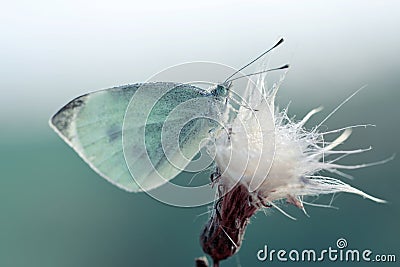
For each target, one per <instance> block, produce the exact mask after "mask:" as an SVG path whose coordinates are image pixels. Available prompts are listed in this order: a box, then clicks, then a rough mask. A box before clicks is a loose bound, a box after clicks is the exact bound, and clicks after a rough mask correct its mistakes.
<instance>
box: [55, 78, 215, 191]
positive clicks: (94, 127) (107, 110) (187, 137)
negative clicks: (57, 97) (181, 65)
mask: <svg viewBox="0 0 400 267" xmlns="http://www.w3.org/2000/svg"><path fill="white" fill-rule="evenodd" d="M143 86H145V87H146V89H147V90H148V91H146V93H145V94H144V95H142V98H143V101H142V102H141V103H140V102H139V104H138V103H135V106H134V108H132V107H130V109H129V110H130V111H131V112H130V116H129V118H128V120H129V123H128V124H127V125H128V126H125V127H124V137H125V138H127V139H125V142H124V144H125V148H126V147H128V148H129V152H128V155H129V156H128V158H127V159H131V160H133V161H134V162H133V163H132V164H130V165H129V166H130V168H131V170H132V168H134V170H133V171H134V173H135V179H137V180H139V181H145V180H146V179H150V181H146V182H147V183H148V186H147V188H144V189H151V188H155V187H157V186H159V185H161V184H159V183H158V182H156V183H153V182H152V181H151V179H152V176H153V173H154V170H149V169H141V167H142V166H143V164H142V162H143V160H144V159H145V157H144V155H143V153H142V152H143V151H139V153H137V154H135V149H134V148H135V146H137V145H138V142H141V141H142V139H141V137H140V136H137V134H140V133H141V132H143V129H145V134H146V137H145V143H146V148H147V154H148V156H149V158H150V161H151V162H152V163H153V164H154V166H156V171H157V172H158V173H160V174H161V175H162V176H164V177H168V179H167V180H169V179H172V178H173V177H175V176H176V175H177V174H179V173H180V172H181V171H182V170H181V169H180V168H176V167H174V165H171V164H170V163H169V161H168V159H167V157H166V155H165V154H164V153H163V147H162V144H161V131H162V126H163V123H164V121H165V120H166V118H167V116H168V114H169V113H170V111H171V110H173V109H174V107H176V106H178V105H179V104H181V103H183V102H185V101H187V100H189V99H191V98H205V99H208V101H213V100H212V99H211V97H210V96H209V94H207V93H206V92H205V91H204V90H201V89H200V88H197V87H194V86H190V85H177V84H175V83H161V82H160V83H148V84H134V85H127V86H120V87H115V88H111V89H106V90H102V91H98V92H94V93H90V94H87V95H83V96H81V97H78V98H76V99H74V100H72V101H71V102H69V103H68V104H67V105H66V106H64V107H63V108H62V109H61V110H60V111H58V112H57V113H56V114H55V115H54V116H53V117H52V118H51V120H50V125H51V127H52V128H53V129H54V130H55V131H56V132H57V133H58V134H59V135H60V137H61V138H62V139H63V140H64V141H65V142H66V143H68V144H69V145H70V146H71V147H72V148H73V149H74V150H75V151H76V152H77V153H78V154H79V156H80V157H82V159H83V160H84V161H85V162H86V163H88V164H89V165H90V167H91V168H92V169H94V170H95V171H96V172H97V173H98V174H100V175H101V176H102V177H104V178H105V179H107V180H108V181H109V182H111V183H113V184H114V185H116V186H118V187H120V188H123V189H125V190H127V191H130V192H134V191H141V190H142V189H141V188H140V187H139V186H138V184H137V183H136V182H135V179H133V177H132V175H131V173H130V172H129V169H128V167H127V164H126V161H125V157H124V151H123V150H124V149H123V142H122V128H123V123H124V116H125V113H126V110H127V107H128V105H129V103H130V101H131V99H132V96H133V95H134V94H135V93H136V92H137V90H138V89H139V88H140V87H143ZM165 88H175V89H174V90H171V91H170V92H168V93H167V94H166V95H164V96H163V97H162V98H160V99H159V100H158V101H157V102H156V103H155V105H154V106H153V108H152V110H151V112H150V115H149V116H148V118H147V119H146V120H145V124H143V120H142V118H141V117H140V116H141V115H142V113H143V111H144V110H145V109H146V108H147V105H148V104H149V103H147V102H146V101H148V99H151V97H152V96H154V94H157V93H158V92H159V91H160V90H162V89H165ZM146 103H147V104H146ZM196 108H197V109H199V108H200V109H201V108H202V109H204V111H205V112H208V111H207V110H208V109H209V107H191V110H193V109H196ZM179 114H182V116H180V115H179ZM187 114H188V113H185V112H181V113H177V114H174V116H172V118H171V117H170V118H171V119H170V120H169V121H171V122H172V124H171V125H173V124H174V123H176V125H180V124H181V122H180V120H182V119H185V120H186V117H187ZM138 118H140V119H138ZM215 126H216V124H215V123H212V122H208V121H207V120H198V121H197V122H196V121H193V122H191V123H189V124H186V125H185V126H184V130H183V131H182V133H183V134H181V135H179V139H178V142H179V146H180V148H181V149H182V151H183V152H184V154H185V156H186V157H187V158H189V159H192V158H193V157H194V156H195V155H196V154H197V152H198V151H199V148H200V147H199V146H198V144H199V143H198V142H199V140H202V139H204V138H206V137H207V136H208V133H209V131H210V129H212V128H213V127H215ZM174 149H175V151H174ZM169 151H172V154H171V155H172V156H173V157H174V155H175V154H178V150H177V148H173V149H169Z"/></svg>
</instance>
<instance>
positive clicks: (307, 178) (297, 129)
mask: <svg viewBox="0 0 400 267" xmlns="http://www.w3.org/2000/svg"><path fill="white" fill-rule="evenodd" d="M264 78H265V77H261V78H260V79H258V80H257V81H256V82H255V83H249V85H248V87H247V89H246V90H245V93H244V97H243V98H242V101H241V104H240V107H239V108H238V109H236V111H235V112H236V113H237V116H236V117H235V119H233V121H231V122H230V123H228V124H227V127H226V131H223V132H221V133H219V134H217V137H216V141H215V144H214V146H213V147H212V150H213V152H214V153H215V156H216V163H217V166H218V168H219V170H220V172H221V174H222V175H221V181H220V183H222V184H223V185H224V186H225V187H233V186H234V185H235V184H237V183H241V184H243V185H245V186H246V187H247V188H248V190H249V193H251V194H254V195H256V196H257V197H258V198H261V199H262V200H263V201H266V202H268V203H273V201H276V200H280V199H286V200H287V201H288V202H290V203H292V204H294V205H296V206H298V207H299V208H303V205H302V197H303V196H317V195H320V194H330V193H337V192H349V193H355V194H358V195H361V196H363V197H365V198H369V199H371V200H373V201H376V202H384V200H381V199H378V198H375V197H373V196H370V195H368V194H366V193H364V192H362V191H360V190H358V189H356V188H354V187H352V186H350V185H348V184H346V183H344V182H342V181H341V180H338V179H336V178H333V177H328V176H325V175H322V173H326V171H327V172H328V173H339V174H342V173H341V172H340V171H339V170H340V169H353V168H358V167H365V166H367V165H368V164H363V165H356V166H343V165H339V164H336V163H335V160H330V161H328V160H327V159H326V158H328V156H329V155H332V154H337V155H338V158H342V157H343V156H346V155H348V154H353V153H359V152H363V151H365V150H361V149H360V150H353V151H335V150H334V148H335V147H337V146H338V145H340V144H341V143H343V142H344V141H345V140H346V139H347V138H348V137H349V136H350V134H351V128H350V127H349V128H343V129H341V130H338V131H334V132H335V133H338V134H340V133H341V134H340V135H339V137H337V138H336V139H335V140H334V141H333V142H330V143H328V142H324V135H325V134H327V133H321V132H318V127H314V129H313V130H306V129H305V128H304V124H305V123H306V122H307V120H308V119H309V118H310V117H311V116H312V115H313V114H315V113H317V112H318V111H320V110H321V109H320V108H318V109H313V110H311V111H310V112H309V113H308V114H307V115H306V116H305V117H304V118H303V119H302V120H300V121H292V120H291V119H290V118H289V117H288V115H287V110H278V109H277V108H276V107H275V104H274V101H275V95H276V93H277V91H278V88H279V85H280V83H281V82H282V81H283V77H282V78H281V80H280V81H279V82H278V83H277V84H275V85H274V86H273V88H272V89H270V90H267V89H266V88H265V86H264V84H265V83H264ZM347 100H348V99H346V101H347ZM346 101H345V102H346ZM228 109H229V110H232V109H233V107H230V108H228ZM330 115H331V114H330ZM330 115H329V116H330ZM323 122H324V121H323ZM329 133H330V134H332V133H333V132H332V131H331V132H329ZM210 149H211V148H210ZM367 150H368V149H367ZM338 158H337V159H338ZM343 175H344V174H343Z"/></svg>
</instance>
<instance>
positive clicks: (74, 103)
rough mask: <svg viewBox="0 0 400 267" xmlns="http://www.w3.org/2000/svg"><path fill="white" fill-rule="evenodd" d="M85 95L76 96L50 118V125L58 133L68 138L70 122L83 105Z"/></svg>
mask: <svg viewBox="0 0 400 267" xmlns="http://www.w3.org/2000/svg"><path fill="white" fill-rule="evenodd" d="M86 97H87V95H83V96H80V97H77V98H75V99H73V100H71V101H70V102H69V103H68V104H66V105H65V106H64V107H62V108H61V109H60V110H59V111H57V113H56V114H54V115H53V116H52V117H51V118H50V121H49V124H50V127H51V128H53V129H54V130H55V131H56V132H58V133H59V134H62V135H63V136H65V137H66V138H69V137H70V136H69V129H70V126H71V122H72V121H73V120H74V118H75V116H76V114H77V113H78V112H79V110H80V109H81V108H82V107H83V106H84V105H85V103H86Z"/></svg>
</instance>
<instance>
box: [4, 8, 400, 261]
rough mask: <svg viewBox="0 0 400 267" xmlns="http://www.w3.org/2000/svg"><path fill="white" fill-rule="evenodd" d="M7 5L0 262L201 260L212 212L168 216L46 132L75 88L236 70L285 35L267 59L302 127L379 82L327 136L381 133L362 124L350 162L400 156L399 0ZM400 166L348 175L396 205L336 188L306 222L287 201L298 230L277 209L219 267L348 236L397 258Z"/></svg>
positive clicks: (257, 221) (355, 244) (350, 144)
mask: <svg viewBox="0 0 400 267" xmlns="http://www.w3.org/2000/svg"><path fill="white" fill-rule="evenodd" d="M1 6H2V7H1V10H0V33H1V35H0V90H1V97H0V122H1V128H0V129H1V130H0V137H1V138H0V169H1V175H0V211H1V213H0V266H41V267H44V266H97V267H100V266H193V265H194V258H195V257H198V256H202V255H203V254H204V253H203V252H202V250H201V248H200V245H199V241H198V237H199V234H200V231H201V228H202V227H203V224H204V223H205V222H206V220H207V215H203V216H201V214H202V213H204V212H206V211H207V210H208V208H207V207H198V208H190V209H188V208H176V207H171V206H167V205H165V204H162V203H160V202H157V201H156V200H154V199H152V198H151V197H149V196H148V195H146V194H144V193H142V194H129V193H126V192H124V191H122V190H120V189H118V188H116V187H114V186H112V185H111V184H109V183H108V182H107V181H105V180H104V179H102V178H100V177H99V176H98V175H96V174H95V173H94V172H93V171H92V170H91V169H90V168H89V167H88V166H87V165H86V164H85V163H84V162H83V161H82V160H81V159H80V158H79V157H78V155H77V154H75V152H73V151H72V149H70V148H69V147H68V146H67V145H66V144H65V143H64V142H63V141H62V140H61V139H60V138H59V137H58V136H57V135H56V134H55V133H54V132H52V131H51V129H50V128H49V127H48V124H47V121H48V119H49V117H50V116H51V115H52V114H53V113H54V112H55V111H57V110H58V109H59V108H60V107H61V106H63V105H64V104H65V103H67V102H68V101H69V100H71V99H72V98H74V97H76V96H78V95H81V94H84V93H87V92H89V91H94V90H98V89H102V88H107V87H111V86H115V85H122V84H127V83H134V82H141V81H145V80H147V79H148V78H149V77H150V76H151V75H153V74H155V73H157V72H158V71H160V70H162V69H164V68H167V67H169V66H171V65H175V64H179V63H182V62H190V61H198V60H203V61H212V62H218V63H223V64H227V65H230V66H232V67H240V66H241V65H243V64H244V63H246V62H248V61H249V60H250V59H252V58H254V57H255V56H256V55H258V54H259V53H260V52H262V51H264V50H265V49H266V48H268V47H269V46H271V45H272V44H274V43H275V42H276V41H277V40H278V38H280V37H284V38H285V39H286V42H285V43H284V45H282V46H281V47H280V48H279V49H277V50H276V51H274V52H273V53H272V54H271V55H270V56H269V62H270V65H271V66H278V65H282V64H284V63H288V62H289V63H290V64H291V69H290V70H289V73H288V74H287V77H286V79H285V82H284V84H283V86H282V88H281V91H280V92H279V97H278V99H277V102H278V103H279V104H280V105H281V106H286V105H287V104H288V103H289V102H291V104H290V112H289V113H290V114H291V115H296V116H297V117H298V118H301V117H302V116H303V115H304V114H306V113H307V111H308V110H310V109H312V108H314V107H317V106H320V105H323V106H324V107H325V109H324V111H323V112H322V113H321V114H319V115H318V116H316V118H315V120H314V121H312V122H310V123H309V124H308V126H309V127H312V126H313V125H315V124H316V123H318V122H319V121H321V120H322V119H323V118H324V116H326V115H327V114H329V112H330V111H331V110H333V109H334V108H335V107H336V106H337V105H338V104H339V103H341V102H342V101H343V100H344V99H345V98H346V97H347V96H349V95H350V94H351V93H353V92H354V91H356V90H357V89H358V88H360V87H361V86H363V85H368V86H367V88H365V89H364V90H363V91H361V92H360V93H359V94H357V95H356V96H355V97H353V98H352V99H351V100H350V101H349V102H348V103H347V104H346V105H344V106H343V107H342V108H341V109H340V110H339V111H338V112H337V113H336V114H335V115H334V116H333V117H331V118H330V119H329V120H328V121H327V122H326V123H325V124H326V125H327V126H326V128H325V129H335V128H339V127H343V126H349V125H355V124H364V123H371V124H375V125H376V127H370V128H367V129H361V128H360V129H355V130H354V132H353V135H352V137H351V138H350V140H348V141H347V143H346V144H344V145H342V146H341V148H343V149H352V148H353V149H354V148H360V147H361V148H365V147H368V146H369V145H371V146H372V147H373V150H372V151H370V152H366V153H364V154H361V155H354V156H351V157H348V158H346V159H344V160H343V161H342V163H344V164H354V163H364V162H373V161H379V160H382V159H385V158H388V157H390V156H391V155H392V154H393V153H398V152H399V151H400V142H399V141H398V140H397V139H396V138H397V137H399V136H400V126H399V119H398V116H399V114H400V113H399V111H400V109H399V105H398V101H399V100H400V90H399V89H400V76H399V70H400V68H399V67H400V55H399V47H400V37H399V36H400V35H399V25H400V14H399V10H400V4H399V2H398V1H368V2H366V1H351V2H349V1H302V2H301V3H300V2H298V1H234V0H231V1H195V2H188V1H164V2H163V1H151V0H150V1H140V2H133V1H121V0H115V1H102V0H100V1H75V0H74V1H63V0H60V1H49V0H39V1H22V0H17V1H12V2H11V1H7V2H4V3H2V5H1ZM224 78H225V77H221V80H223V79H224ZM273 81H274V76H271V82H273ZM399 163H400V161H399V156H397V157H396V158H395V159H394V160H393V161H390V162H388V163H386V164H383V165H378V166H374V167H369V168H365V169H359V170H353V171H350V172H348V173H349V174H351V175H353V176H354V177H355V179H354V180H350V181H348V180H347V181H346V182H349V183H350V184H351V185H353V186H356V187H357V188H360V189H362V190H365V191H366V192H368V193H370V194H372V195H374V196H376V197H380V198H384V199H386V200H387V201H388V204H376V203H373V202H371V201H369V200H364V199H362V198H361V197H359V196H354V195H349V194H340V195H336V196H335V198H334V201H333V205H334V206H337V207H339V209H338V210H336V209H328V208H318V207H308V209H307V210H308V213H309V215H310V217H307V216H305V215H304V214H303V213H302V212H301V211H300V210H297V209H296V208H293V207H289V206H283V208H284V209H285V210H286V211H287V212H289V213H290V214H291V215H292V216H295V217H297V219H298V220H297V221H292V220H290V219H288V218H286V217H284V216H283V215H282V214H280V213H279V212H277V211H270V212H267V215H265V214H264V213H258V214H257V216H256V218H253V219H252V221H251V224H250V225H249V227H248V230H247V232H246V236H245V240H244V244H243V246H242V248H241V250H240V252H239V253H238V254H237V256H235V257H233V258H232V259H230V260H228V261H226V262H223V263H222V266H263V265H267V264H271V263H269V262H264V263H262V262H259V261H258V260H257V257H256V253H257V251H258V250H259V249H262V248H263V246H264V245H265V244H267V245H268V246H269V247H270V248H271V249H281V248H283V249H286V250H290V249H292V248H297V249H300V250H301V249H307V248H308V249H316V250H318V249H324V248H327V247H329V246H332V247H335V242H336V240H337V239H338V238H341V237H343V238H346V239H347V242H348V244H349V247H350V248H357V249H360V250H362V249H370V250H372V251H373V252H374V253H383V254H396V256H397V261H399V260H400V253H399V247H400V244H399V240H400V230H399V222H400V200H399V197H398V194H399V191H400V181H399V171H398V169H397V167H396V166H399ZM204 179H208V177H204ZM330 200H331V197H322V198H321V199H319V200H318V203H329V201H330ZM275 264H277V263H276V262H275ZM289 264H290V263H281V264H280V265H287V266H288V265H289ZM343 264H344V263H343V262H336V263H331V262H327V261H326V262H323V263H321V265H326V266H328V265H329V266H331V265H334V266H341V265H343ZM363 264H364V263H349V265H350V266H352V265H355V266H358V265H360V266H361V265H363ZM290 265H291V264H290ZM376 265H379V264H378V263H376ZM384 265H385V266H391V264H390V263H385V264H384ZM392 265H393V266H394V265H395V264H392Z"/></svg>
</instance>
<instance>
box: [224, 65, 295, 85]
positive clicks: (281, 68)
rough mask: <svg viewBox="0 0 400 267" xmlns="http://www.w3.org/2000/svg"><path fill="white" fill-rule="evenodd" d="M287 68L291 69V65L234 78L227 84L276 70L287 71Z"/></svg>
mask: <svg viewBox="0 0 400 267" xmlns="http://www.w3.org/2000/svg"><path fill="white" fill-rule="evenodd" d="M287 68H289V64H286V65H283V66H281V67H279V68H273V69H267V70H263V71H259V72H254V73H250V74H246V75H243V76H239V77H236V78H234V79H230V80H227V81H225V82H232V81H235V80H237V79H241V78H245V77H250V76H253V75H257V74H261V73H266V72H270V71H275V70H283V69H287Z"/></svg>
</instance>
